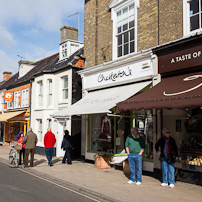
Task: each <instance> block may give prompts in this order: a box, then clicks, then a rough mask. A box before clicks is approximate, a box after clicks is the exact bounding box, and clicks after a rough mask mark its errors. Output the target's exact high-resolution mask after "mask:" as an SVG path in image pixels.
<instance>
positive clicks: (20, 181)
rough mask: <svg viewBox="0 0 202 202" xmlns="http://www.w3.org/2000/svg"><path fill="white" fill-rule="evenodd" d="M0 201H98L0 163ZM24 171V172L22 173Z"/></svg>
mask: <svg viewBox="0 0 202 202" xmlns="http://www.w3.org/2000/svg"><path fill="white" fill-rule="evenodd" d="M0 170H1V172H0V179H1V180H0V201H1V202H14V201H15V202H16V201H18V202H21V201H22V202H26V201H29V202H32V201H44V202H45V201H48V202H51V201H57V202H59V201H72V202H73V201H82V202H92V201H98V200H96V199H93V198H91V197H88V196H85V195H84V194H80V193H78V192H76V191H73V190H72V191H71V190H70V189H66V188H65V187H63V186H61V185H59V184H57V183H50V182H47V181H46V180H43V179H42V178H39V177H36V176H33V175H30V174H28V173H26V169H17V168H12V167H10V166H9V165H7V164H4V163H2V162H0ZM24 171H25V172H24Z"/></svg>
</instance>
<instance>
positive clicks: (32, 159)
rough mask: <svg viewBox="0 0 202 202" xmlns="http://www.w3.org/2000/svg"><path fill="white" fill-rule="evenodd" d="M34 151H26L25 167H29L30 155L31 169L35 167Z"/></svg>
mask: <svg viewBox="0 0 202 202" xmlns="http://www.w3.org/2000/svg"><path fill="white" fill-rule="evenodd" d="M34 151H35V148H34V149H25V158H24V165H25V167H28V156H29V154H30V167H33V162H34Z"/></svg>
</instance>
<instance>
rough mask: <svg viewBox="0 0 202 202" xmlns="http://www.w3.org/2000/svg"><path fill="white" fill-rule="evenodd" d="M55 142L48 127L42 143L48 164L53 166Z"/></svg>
mask: <svg viewBox="0 0 202 202" xmlns="http://www.w3.org/2000/svg"><path fill="white" fill-rule="evenodd" d="M55 142H56V139H55V135H54V134H53V133H52V132H51V128H48V129H47V133H46V134H45V136H44V145H45V152H46V157H47V159H48V165H49V166H53V163H52V157H53V150H54V144H55Z"/></svg>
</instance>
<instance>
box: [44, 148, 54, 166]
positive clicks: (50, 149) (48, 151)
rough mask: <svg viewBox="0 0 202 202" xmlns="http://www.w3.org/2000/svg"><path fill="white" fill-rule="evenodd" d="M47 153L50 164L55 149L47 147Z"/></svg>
mask: <svg viewBox="0 0 202 202" xmlns="http://www.w3.org/2000/svg"><path fill="white" fill-rule="evenodd" d="M45 151H46V157H47V159H48V164H50V162H51V161H52V157H53V147H46V148H45Z"/></svg>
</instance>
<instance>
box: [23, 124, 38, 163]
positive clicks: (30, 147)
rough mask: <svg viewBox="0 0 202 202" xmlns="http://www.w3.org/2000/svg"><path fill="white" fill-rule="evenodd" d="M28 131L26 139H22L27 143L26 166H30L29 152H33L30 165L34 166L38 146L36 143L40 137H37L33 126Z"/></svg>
mask: <svg viewBox="0 0 202 202" xmlns="http://www.w3.org/2000/svg"><path fill="white" fill-rule="evenodd" d="M27 131H28V133H27V134H26V135H25V137H24V140H23V141H22V144H26V147H25V159H24V167H28V156H29V153H30V154H31V157H30V167H33V162H34V152H35V147H36V143H37V142H38V139H37V135H36V134H35V133H33V132H32V128H31V127H29V128H28V130H27Z"/></svg>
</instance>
